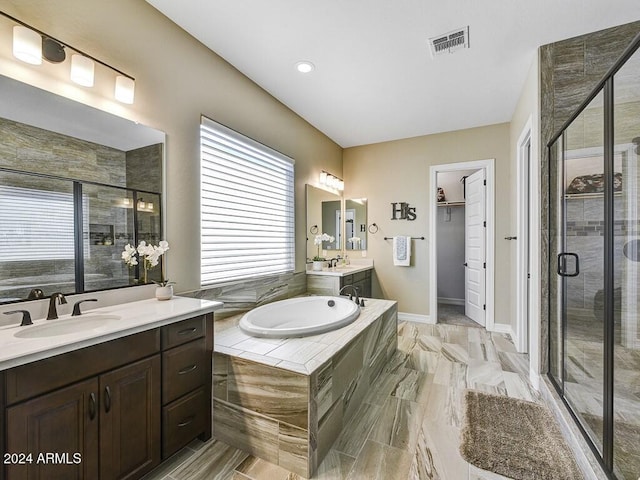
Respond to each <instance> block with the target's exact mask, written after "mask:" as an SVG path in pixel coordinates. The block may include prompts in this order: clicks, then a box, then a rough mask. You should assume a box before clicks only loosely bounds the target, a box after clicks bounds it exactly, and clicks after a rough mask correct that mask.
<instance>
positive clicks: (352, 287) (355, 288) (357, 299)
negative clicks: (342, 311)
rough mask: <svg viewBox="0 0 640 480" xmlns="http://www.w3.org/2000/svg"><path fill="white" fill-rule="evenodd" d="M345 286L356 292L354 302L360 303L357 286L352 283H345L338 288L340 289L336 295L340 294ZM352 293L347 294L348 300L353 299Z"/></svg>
mask: <svg viewBox="0 0 640 480" xmlns="http://www.w3.org/2000/svg"><path fill="white" fill-rule="evenodd" d="M347 288H350V289H351V291H352V292H353V293H355V294H356V298H355V302H356V303H357V304H358V305H360V297H359V296H358V287H354V286H353V285H345V286H344V287H342V288H341V289H340V291H339V292H338V295H342V292H343V291H344V290H345V289H347ZM353 293H350V294H349V300H353Z"/></svg>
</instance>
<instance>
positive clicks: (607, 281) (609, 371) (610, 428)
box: [547, 35, 640, 478]
mask: <svg viewBox="0 0 640 480" xmlns="http://www.w3.org/2000/svg"><path fill="white" fill-rule="evenodd" d="M638 49H640V35H638V36H636V37H635V38H634V40H633V41H632V42H631V43H630V45H629V46H628V47H627V49H626V50H625V51H624V53H623V54H622V55H621V56H620V58H619V59H618V60H617V61H616V62H615V64H614V65H613V66H612V67H611V68H610V69H609V71H608V72H607V74H606V75H605V76H604V78H603V79H602V80H601V81H600V82H599V83H598V84H597V85H596V87H595V88H594V89H593V90H592V91H591V93H590V94H589V95H588V96H587V98H586V99H585V100H584V101H583V102H582V103H581V104H580V107H579V108H578V109H577V110H576V111H575V112H574V114H573V115H571V117H569V119H568V120H567V121H566V122H565V123H564V124H563V125H562V127H561V128H560V129H559V130H558V132H557V133H556V134H555V135H554V136H553V137H551V139H550V140H549V142H548V143H547V149H548V158H549V162H550V165H549V169H548V177H547V181H548V183H549V186H550V187H551V188H553V185H552V176H553V174H552V171H553V170H552V169H553V168H562V173H561V174H560V175H562V177H563V176H564V162H565V161H566V160H567V159H566V158H565V148H564V147H565V132H566V130H567V129H568V128H569V126H571V124H572V123H573V122H574V121H575V120H576V119H577V118H578V117H579V116H580V115H581V114H582V113H583V111H584V110H585V109H586V108H587V107H588V106H589V104H590V103H591V101H592V100H594V99H595V97H596V96H597V95H599V94H600V92H602V93H603V102H604V107H603V108H604V125H603V133H604V142H603V153H604V181H605V185H604V222H605V224H604V271H603V281H604V285H603V288H604V313H603V319H604V341H603V343H604V345H603V348H604V354H603V361H604V363H603V374H604V375H603V409H602V420H603V440H602V453H601V452H600V451H599V449H598V447H597V446H596V445H595V442H594V441H593V440H592V438H591V436H590V435H589V433H588V432H587V431H586V429H585V428H584V427H583V426H582V423H581V421H580V420H579V418H578V416H577V415H576V413H575V412H574V410H573V407H572V405H571V404H570V402H569V401H568V399H567V397H566V391H565V381H566V378H567V375H566V362H565V344H566V340H567V315H566V314H567V302H566V288H565V285H566V276H565V275H562V276H563V280H562V288H561V290H560V292H558V295H557V299H556V302H555V303H554V302H552V300H553V299H552V297H551V289H549V293H548V295H549V302H548V312H547V315H548V316H547V318H548V319H549V329H548V331H549V335H548V339H547V340H548V350H547V351H548V356H549V358H548V365H549V371H548V372H547V376H548V378H549V379H550V381H551V383H552V384H553V385H554V387H555V388H556V390H557V391H558V393H559V395H560V397H561V399H562V401H563V403H564V404H565V406H566V407H567V410H568V411H569V412H570V414H571V416H572V417H573V420H574V423H575V424H576V425H577V426H578V428H579V429H580V431H581V432H582V434H583V436H584V437H585V439H586V440H587V444H588V445H589V447H590V448H591V450H592V451H593V452H594V454H595V456H596V458H597V459H598V461H599V462H600V463H601V464H602V466H603V467H604V470H605V472H606V473H607V474H608V475H609V476H610V477H611V478H615V477H614V476H613V475H614V474H613V467H614V449H613V446H614V445H613V440H614V394H615V391H614V372H613V368H614V341H615V324H614V302H615V300H614V280H615V271H614V266H615V263H614V253H615V244H614V240H615V237H614V218H615V216H614V186H613V179H614V170H615V169H614V157H615V154H614V153H615V152H614V148H615V144H614V142H615V140H614V116H613V113H614V107H615V102H614V88H613V87H614V76H615V74H616V73H617V72H618V70H620V69H621V68H622V67H623V66H624V64H625V63H626V62H627V61H628V60H629V59H630V58H631V56H632V55H634V54H635V53H636V51H637V50H638ZM558 140H560V142H561V145H560V147H561V148H560V152H561V154H560V157H559V158H556V159H555V163H556V165H555V166H554V165H552V164H551V162H552V160H553V159H554V156H553V154H552V149H553V148H558V146H557V145H556V142H557V141H558ZM561 185H563V187H564V178H563V180H562V182H561ZM553 200H554V199H553V196H552V195H549V197H548V208H549V212H550V213H551V211H553V209H554V208H560V212H559V214H560V215H559V225H560V229H559V231H558V236H559V237H560V238H557V237H555V238H554V236H553V235H552V234H551V232H553V231H554V229H553V228H552V227H553V226H552V225H551V218H552V215H551V214H550V215H549V216H548V218H549V219H548V222H549V223H548V225H547V228H548V231H549V238H548V242H549V243H548V247H549V253H551V252H553V251H554V248H553V242H554V241H556V242H558V240H559V245H560V247H559V248H561V249H564V246H565V245H566V243H565V242H566V225H565V199H564V194H562V203H560V202H558V204H557V205H554V204H553ZM564 253H569V252H564V251H563V252H558V256H560V255H562V254H564ZM557 261H558V260H557V259H556V258H552V257H551V255H549V257H548V265H547V267H548V272H547V273H548V282H549V286H551V285H552V284H553V283H554V281H555V280H556V275H558V274H559V272H558V270H557V268H558V265H559V264H558V263H556V262H557ZM558 303H560V309H561V316H560V318H559V319H560V330H561V339H560V356H559V364H560V371H561V372H562V373H561V375H562V378H561V379H556V378H555V377H554V375H553V372H552V371H551V361H552V357H551V355H552V348H553V343H552V335H553V333H554V332H553V331H552V329H551V319H552V318H553V316H552V309H555V308H558Z"/></svg>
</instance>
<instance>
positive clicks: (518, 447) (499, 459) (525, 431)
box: [460, 390, 583, 480]
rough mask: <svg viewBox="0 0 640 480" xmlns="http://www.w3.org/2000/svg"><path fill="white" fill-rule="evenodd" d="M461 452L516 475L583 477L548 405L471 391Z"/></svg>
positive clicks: (521, 478) (557, 479)
mask: <svg viewBox="0 0 640 480" xmlns="http://www.w3.org/2000/svg"><path fill="white" fill-rule="evenodd" d="M460 453H461V454H462V456H463V457H464V458H465V459H466V460H467V461H468V462H469V463H471V464H473V465H475V466H476V467H479V468H482V469H483V470H489V471H491V472H494V473H498V474H500V475H504V476H505V477H510V478H513V479H515V480H574V479H575V480H581V479H582V478H583V477H582V474H581V473H580V470H579V468H578V466H577V465H576V462H575V460H574V458H573V454H572V453H571V450H570V449H569V447H568V446H567V444H566V443H565V441H564V439H563V438H562V434H561V433H560V430H559V429H558V426H557V425H556V423H555V420H554V419H553V416H552V415H551V412H549V410H547V409H546V408H545V407H544V406H542V405H538V404H536V403H531V402H526V401H524V400H518V399H514V398H508V397H504V396H499V395H490V394H487V393H484V392H478V391H475V390H467V391H466V393H465V421H464V426H463V429H462V439H461V445H460Z"/></svg>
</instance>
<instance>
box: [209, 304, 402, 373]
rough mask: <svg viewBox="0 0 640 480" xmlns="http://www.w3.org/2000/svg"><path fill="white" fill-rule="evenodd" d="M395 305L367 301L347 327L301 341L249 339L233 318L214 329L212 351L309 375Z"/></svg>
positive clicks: (236, 319) (237, 317) (250, 337)
mask: <svg viewBox="0 0 640 480" xmlns="http://www.w3.org/2000/svg"><path fill="white" fill-rule="evenodd" d="M395 303H396V302H395V301H391V300H377V299H367V300H366V307H364V308H362V309H361V311H360V315H359V317H358V318H357V319H356V320H355V321H354V322H353V323H351V324H350V325H347V326H346V327H343V328H341V329H338V330H334V331H331V332H327V333H323V334H320V335H310V336H307V337H302V338H257V337H252V336H250V335H247V334H245V333H244V332H242V331H241V330H240V328H239V327H238V322H239V321H240V318H241V317H242V315H236V316H234V317H230V318H228V319H225V320H224V321H223V322H220V324H219V325H217V328H216V332H215V335H214V351H216V352H218V353H224V354H226V355H230V356H232V357H239V358H244V359H246V360H251V361H254V362H257V363H261V364H264V365H269V366H272V367H279V368H282V369H285V370H289V371H292V372H296V373H301V374H304V375H310V374H312V373H314V372H315V371H316V370H317V369H318V368H320V367H321V366H322V365H323V364H325V363H326V362H327V361H328V360H329V359H331V358H332V357H333V355H335V353H336V352H338V351H339V350H340V349H341V348H342V347H344V346H345V345H347V344H348V343H349V342H350V341H351V340H352V339H353V338H355V337H356V336H357V335H358V334H360V333H361V332H362V331H364V330H365V329H366V328H367V327H368V326H369V325H370V324H371V323H373V322H374V321H375V320H376V319H377V318H379V317H380V315H381V314H382V313H383V312H384V311H385V310H387V309H388V308H390V307H391V306H392V305H393V304H395Z"/></svg>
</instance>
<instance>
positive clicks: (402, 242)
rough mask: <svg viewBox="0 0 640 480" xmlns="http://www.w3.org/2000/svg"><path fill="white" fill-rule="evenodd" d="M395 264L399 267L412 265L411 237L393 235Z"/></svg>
mask: <svg viewBox="0 0 640 480" xmlns="http://www.w3.org/2000/svg"><path fill="white" fill-rule="evenodd" d="M393 264H394V265H395V266H397V267H408V266H410V265H411V237H404V236H400V237H393Z"/></svg>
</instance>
